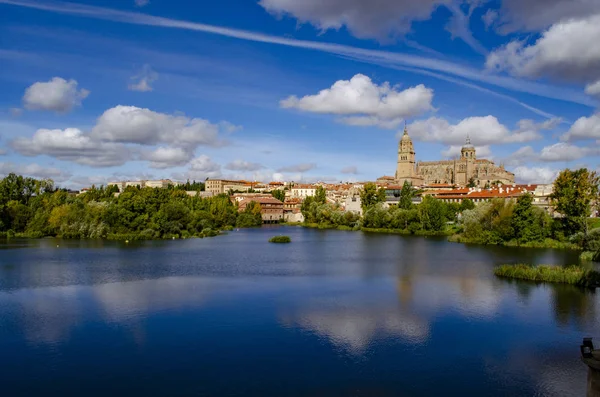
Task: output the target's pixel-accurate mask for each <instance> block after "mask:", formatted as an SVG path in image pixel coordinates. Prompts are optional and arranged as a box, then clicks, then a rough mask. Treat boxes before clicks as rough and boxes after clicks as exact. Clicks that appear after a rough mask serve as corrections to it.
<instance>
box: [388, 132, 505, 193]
mask: <svg viewBox="0 0 600 397" xmlns="http://www.w3.org/2000/svg"><path fill="white" fill-rule="evenodd" d="M415 154H416V153H415V150H414V147H413V143H412V139H410V136H409V135H408V130H407V129H406V127H405V128H404V135H403V136H402V139H400V143H399V145H398V167H397V168H396V181H397V183H399V184H400V185H402V184H403V183H404V181H408V182H410V183H412V184H413V185H414V186H421V185H431V184H452V185H458V186H466V185H468V184H469V183H470V181H471V180H473V182H474V183H475V185H476V186H479V187H485V186H486V185H487V184H488V183H489V184H492V183H493V182H496V181H500V182H501V183H503V184H512V183H515V175H514V174H513V173H512V172H509V171H507V170H505V169H504V166H503V165H500V166H497V165H496V164H495V163H494V162H493V161H490V160H485V159H477V155H476V153H475V147H474V146H473V145H471V140H470V139H469V138H468V137H467V142H466V144H465V145H464V146H463V147H462V150H461V154H460V159H455V160H443V161H419V162H418V163H417V162H416V161H415Z"/></svg>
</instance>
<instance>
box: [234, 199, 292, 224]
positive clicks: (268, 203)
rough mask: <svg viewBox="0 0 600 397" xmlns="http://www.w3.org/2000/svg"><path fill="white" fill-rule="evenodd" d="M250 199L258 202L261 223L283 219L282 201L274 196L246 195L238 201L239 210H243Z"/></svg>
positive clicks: (276, 221)
mask: <svg viewBox="0 0 600 397" xmlns="http://www.w3.org/2000/svg"><path fill="white" fill-rule="evenodd" d="M252 201H254V202H256V203H258V204H260V208H261V210H260V213H261V215H262V220H263V223H279V222H280V221H281V220H283V203H282V202H281V201H279V200H277V199H276V198H274V197H246V198H243V199H242V200H240V201H239V202H238V205H239V207H238V209H239V211H240V212H241V211H244V210H245V209H246V206H247V205H248V204H250V203H251V202H252Z"/></svg>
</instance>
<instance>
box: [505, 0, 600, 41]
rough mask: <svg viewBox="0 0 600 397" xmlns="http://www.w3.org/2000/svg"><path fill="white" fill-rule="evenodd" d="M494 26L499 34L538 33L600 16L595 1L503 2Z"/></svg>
mask: <svg viewBox="0 0 600 397" xmlns="http://www.w3.org/2000/svg"><path fill="white" fill-rule="evenodd" d="M497 13H498V16H497V17H496V18H494V21H493V22H494V23H495V25H496V28H497V30H498V32H500V33H503V34H507V33H512V32H516V31H529V32H536V31H540V30H543V29H546V28H547V27H548V26H550V25H553V24H555V23H557V22H560V21H566V20H569V19H573V18H582V17H586V16H588V15H592V14H597V13H598V2H597V1H595V0H527V1H524V0H503V1H502V7H501V8H500V9H499V10H498V11H497Z"/></svg>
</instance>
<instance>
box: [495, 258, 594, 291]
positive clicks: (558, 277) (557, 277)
mask: <svg viewBox="0 0 600 397" xmlns="http://www.w3.org/2000/svg"><path fill="white" fill-rule="evenodd" d="M494 274H495V275H496V276H498V277H503V278H512V279H520V280H530V281H537V282H547V283H562V284H572V285H578V286H581V287H596V286H598V285H599V284H600V273H598V272H597V271H595V270H589V269H584V268H583V267H581V266H568V267H560V266H545V265H542V266H530V265H522V264H521V265H502V266H498V267H496V268H495V269H494Z"/></svg>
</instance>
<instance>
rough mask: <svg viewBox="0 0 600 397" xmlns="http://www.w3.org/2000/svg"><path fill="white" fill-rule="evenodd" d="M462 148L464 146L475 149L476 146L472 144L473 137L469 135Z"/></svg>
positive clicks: (464, 147)
mask: <svg viewBox="0 0 600 397" xmlns="http://www.w3.org/2000/svg"><path fill="white" fill-rule="evenodd" d="M462 148H463V149H475V146H473V145H472V144H471V138H469V137H468V136H467V140H466V142H465V144H464V145H463V147H462Z"/></svg>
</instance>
